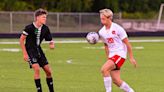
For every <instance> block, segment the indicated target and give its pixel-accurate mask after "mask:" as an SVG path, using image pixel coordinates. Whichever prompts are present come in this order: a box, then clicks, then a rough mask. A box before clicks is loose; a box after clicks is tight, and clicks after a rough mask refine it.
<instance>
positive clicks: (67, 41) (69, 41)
mask: <svg viewBox="0 0 164 92" xmlns="http://www.w3.org/2000/svg"><path fill="white" fill-rule="evenodd" d="M99 42H102V41H99ZM130 42H164V40H160V39H158V40H130ZM43 43H49V42H45V41H44V42H43ZM55 43H87V41H86V40H76V41H75V40H61V41H55ZM0 44H19V42H9V41H8V42H7V41H6V42H0Z"/></svg>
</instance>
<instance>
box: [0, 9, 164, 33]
mask: <svg viewBox="0 0 164 92" xmlns="http://www.w3.org/2000/svg"><path fill="white" fill-rule="evenodd" d="M33 16H34V15H33V12H0V33H21V32H22V30H23V29H24V27H25V26H26V25H27V24H30V23H32V22H33V20H34V17H33ZM114 22H116V23H118V24H120V25H122V26H123V27H124V28H125V29H126V30H127V31H158V30H157V29H156V24H157V20H128V19H122V18H121V13H118V14H114ZM47 25H48V26H49V28H50V30H51V32H52V33H70V32H71V33H81V32H90V31H98V30H99V29H100V28H101V26H102V25H101V23H100V18H99V14H98V13H52V12H50V13H49V15H48V18H47ZM159 28H160V30H162V31H164V21H161V23H160V26H159Z"/></svg>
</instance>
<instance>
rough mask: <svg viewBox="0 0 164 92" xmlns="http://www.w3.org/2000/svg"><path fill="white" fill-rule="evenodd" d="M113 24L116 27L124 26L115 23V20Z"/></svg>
mask: <svg viewBox="0 0 164 92" xmlns="http://www.w3.org/2000/svg"><path fill="white" fill-rule="evenodd" d="M112 25H113V27H116V28H122V27H121V25H119V24H117V23H114V22H112Z"/></svg>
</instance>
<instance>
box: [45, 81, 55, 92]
mask: <svg viewBox="0 0 164 92" xmlns="http://www.w3.org/2000/svg"><path fill="white" fill-rule="evenodd" d="M46 81H47V85H48V88H49V91H50V92H54V87H53V79H52V78H47V79H46Z"/></svg>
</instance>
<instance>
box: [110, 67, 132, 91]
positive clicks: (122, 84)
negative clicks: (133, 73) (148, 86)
mask: <svg viewBox="0 0 164 92" xmlns="http://www.w3.org/2000/svg"><path fill="white" fill-rule="evenodd" d="M111 77H112V80H113V83H114V84H116V85H117V86H118V87H120V89H122V90H124V92H134V90H133V89H132V88H131V87H130V86H129V85H128V84H127V83H126V82H124V81H123V80H121V78H120V70H113V71H111Z"/></svg>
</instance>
